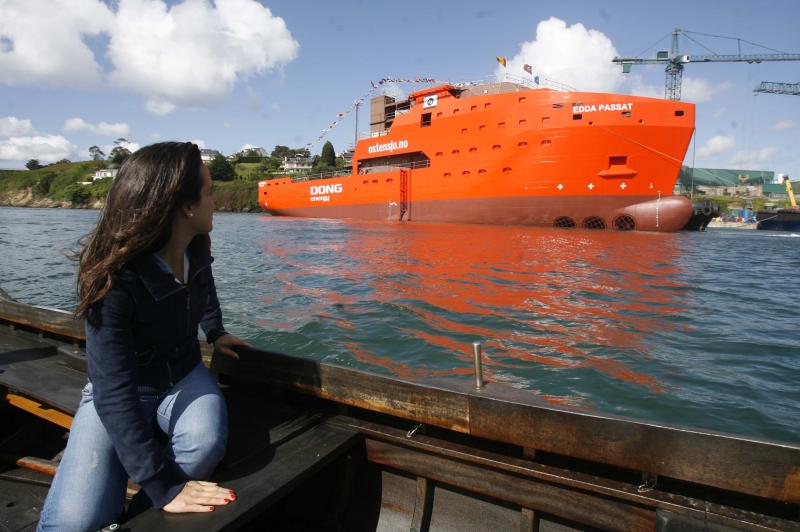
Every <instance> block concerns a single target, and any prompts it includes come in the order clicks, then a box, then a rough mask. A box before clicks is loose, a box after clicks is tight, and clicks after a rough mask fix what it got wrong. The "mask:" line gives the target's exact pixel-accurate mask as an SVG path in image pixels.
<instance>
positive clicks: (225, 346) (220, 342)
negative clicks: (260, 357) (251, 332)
mask: <svg viewBox="0 0 800 532" xmlns="http://www.w3.org/2000/svg"><path fill="white" fill-rule="evenodd" d="M237 345H240V346H242V347H252V346H251V345H250V344H248V343H247V342H245V341H244V340H242V339H241V338H239V337H237V336H233V335H232V334H225V335H223V336H220V337H219V338H217V339H216V340H215V341H214V351H218V352H220V353H222V354H223V355H228V356H229V357H233V358H235V359H237V360H238V359H239V355H237V354H236V351H234V350H233V349H231V348H232V347H234V346H237Z"/></svg>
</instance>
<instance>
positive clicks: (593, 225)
mask: <svg viewBox="0 0 800 532" xmlns="http://www.w3.org/2000/svg"><path fill="white" fill-rule="evenodd" d="M583 227H585V228H586V229H605V228H606V222H604V221H603V219H602V218H600V217H599V216H589V217H588V218H586V219H585V220H584V221H583Z"/></svg>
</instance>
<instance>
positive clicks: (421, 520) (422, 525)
mask: <svg viewBox="0 0 800 532" xmlns="http://www.w3.org/2000/svg"><path fill="white" fill-rule="evenodd" d="M433 487H434V486H433V482H432V481H431V480H428V479H427V478H425V477H417V495H416V499H415V500H414V515H413V516H412V517H411V532H428V529H429V528H430V526H431V514H432V512H433Z"/></svg>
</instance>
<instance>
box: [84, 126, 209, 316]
mask: <svg viewBox="0 0 800 532" xmlns="http://www.w3.org/2000/svg"><path fill="white" fill-rule="evenodd" d="M201 165H202V160H201V159H200V150H199V148H198V147H197V146H196V145H195V144H192V143H191V142H160V143H158V144H152V145H150V146H145V147H144V148H142V149H140V150H138V151H136V152H135V153H134V154H133V155H131V156H130V157H128V159H127V160H126V161H125V162H124V163H123V164H122V167H121V168H120V169H119V173H118V174H117V176H116V177H115V178H114V182H113V184H112V185H111V190H110V191H109V192H108V197H107V198H106V205H105V207H104V208H103V212H102V213H101V214H100V219H99V220H98V221H97V225H96V226H95V228H94V230H92V232H91V233H89V234H88V235H87V236H86V237H85V239H84V240H83V241H82V242H81V244H82V245H83V249H82V250H81V251H80V254H79V257H80V259H79V260H80V265H79V266H78V306H77V307H76V309H75V315H76V316H78V317H86V316H87V313H88V311H89V308H90V307H91V306H92V305H93V304H94V303H95V302H97V301H99V300H101V299H103V297H105V295H106V294H107V293H108V291H109V290H111V287H112V279H111V276H112V274H113V273H114V272H116V271H119V270H120V269H121V268H122V267H124V266H125V265H126V264H128V263H129V262H130V261H132V260H134V259H136V258H137V257H139V256H140V255H142V254H145V253H153V252H155V251H157V250H159V249H161V248H162V247H163V246H164V245H165V244H166V243H167V241H168V240H169V238H170V236H171V235H172V220H173V218H174V217H175V215H176V213H177V212H178V211H179V209H181V208H182V207H183V206H184V205H186V204H187V203H193V202H195V201H198V200H199V199H200V189H201V187H202V180H201V177H200V168H201ZM196 238H198V237H196ZM204 238H205V242H204V243H205V244H206V245H208V237H207V236H204ZM193 244H194V242H193Z"/></svg>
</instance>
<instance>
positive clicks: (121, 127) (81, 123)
mask: <svg viewBox="0 0 800 532" xmlns="http://www.w3.org/2000/svg"><path fill="white" fill-rule="evenodd" d="M64 131H86V132H88V133H92V134H94V135H100V136H103V137H127V136H128V134H129V133H130V128H129V127H128V124H125V123H122V122H120V123H116V124H109V123H108V122H100V123H99V124H90V123H88V122H86V121H85V120H83V118H68V119H67V120H66V121H65V122H64Z"/></svg>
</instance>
